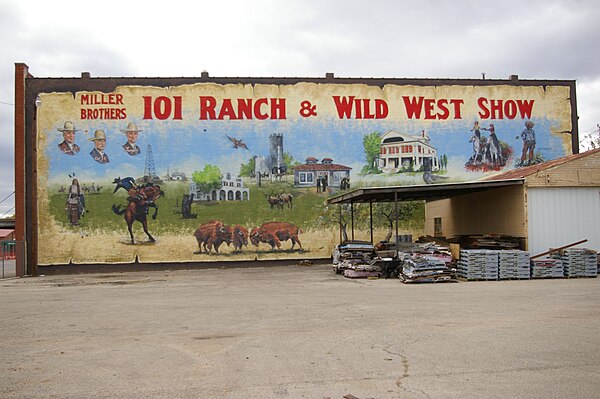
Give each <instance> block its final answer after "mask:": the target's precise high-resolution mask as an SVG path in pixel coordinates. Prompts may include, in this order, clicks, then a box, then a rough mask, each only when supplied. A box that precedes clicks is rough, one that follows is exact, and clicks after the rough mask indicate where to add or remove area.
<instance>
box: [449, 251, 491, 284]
mask: <svg viewBox="0 0 600 399" xmlns="http://www.w3.org/2000/svg"><path fill="white" fill-rule="evenodd" d="M457 271H458V277H462V278H465V279H467V280H498V251H495V250H491V249H461V250H460V258H459V260H458V263H457Z"/></svg>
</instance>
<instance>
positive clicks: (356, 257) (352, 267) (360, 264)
mask: <svg viewBox="0 0 600 399" xmlns="http://www.w3.org/2000/svg"><path fill="white" fill-rule="evenodd" d="M333 270H334V271H335V272H336V273H338V274H343V275H344V276H346V277H350V278H365V277H379V276H380V275H381V271H382V270H381V263H378V262H377V260H376V259H375V248H374V247H373V245H372V244H371V243H370V242H367V241H346V242H344V243H343V244H340V245H338V246H337V247H336V248H335V250H334V252H333Z"/></svg>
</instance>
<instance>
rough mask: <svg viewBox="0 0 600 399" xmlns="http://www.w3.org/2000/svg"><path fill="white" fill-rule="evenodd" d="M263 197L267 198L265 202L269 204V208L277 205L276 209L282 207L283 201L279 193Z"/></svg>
mask: <svg viewBox="0 0 600 399" xmlns="http://www.w3.org/2000/svg"><path fill="white" fill-rule="evenodd" d="M265 198H266V199H267V202H268V203H269V205H270V206H271V209H273V208H275V207H277V208H278V209H283V202H282V201H281V198H280V197H279V195H274V194H271V195H265Z"/></svg>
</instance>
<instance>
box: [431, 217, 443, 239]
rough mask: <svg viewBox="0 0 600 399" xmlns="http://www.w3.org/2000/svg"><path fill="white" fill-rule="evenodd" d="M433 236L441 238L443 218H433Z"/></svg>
mask: <svg viewBox="0 0 600 399" xmlns="http://www.w3.org/2000/svg"><path fill="white" fill-rule="evenodd" d="M433 235H434V237H441V236H443V234H442V218H433Z"/></svg>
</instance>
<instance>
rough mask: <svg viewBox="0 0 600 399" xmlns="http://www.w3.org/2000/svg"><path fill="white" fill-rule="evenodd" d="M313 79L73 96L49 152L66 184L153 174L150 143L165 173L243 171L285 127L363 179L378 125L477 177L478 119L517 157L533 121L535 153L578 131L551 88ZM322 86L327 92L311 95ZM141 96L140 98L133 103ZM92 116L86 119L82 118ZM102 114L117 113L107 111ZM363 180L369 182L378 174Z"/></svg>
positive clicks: (453, 169) (288, 140) (549, 151)
mask: <svg viewBox="0 0 600 399" xmlns="http://www.w3.org/2000/svg"><path fill="white" fill-rule="evenodd" d="M308 86H310V88H308V89H307V88H305V89H304V90H300V91H301V92H303V93H301V95H302V94H303V95H304V96H303V97H298V96H297V95H296V96H293V97H286V96H284V95H282V94H284V93H281V90H278V89H276V88H275V89H273V90H272V91H271V92H270V93H269V94H270V95H275V96H274V97H266V96H265V97H257V96H254V97H253V96H247V95H246V96H245V95H241V96H240V95H238V96H231V95H227V96H226V97H220V98H219V97H217V96H214V95H202V94H203V93H202V88H201V86H200V87H198V88H197V89H196V90H197V93H196V94H197V95H195V96H191V97H192V98H191V99H188V98H187V96H189V89H188V90H187V91H186V93H184V94H182V95H179V96H178V95H170V96H165V95H164V94H165V93H159V95H145V94H146V93H143V92H140V93H138V94H137V95H130V94H125V95H124V94H117V95H112V96H109V95H106V94H104V95H103V94H90V93H87V94H86V93H80V94H78V96H77V98H76V99H70V100H71V101H72V103H73V104H72V105H71V107H72V108H73V111H72V112H70V113H69V114H70V115H69V114H63V115H58V114H57V115H54V119H53V120H52V122H53V125H52V123H51V125H49V126H48V131H47V132H46V145H47V147H46V149H45V154H46V157H47V159H48V160H49V171H48V172H49V173H48V177H49V181H50V182H53V183H58V182H59V180H60V179H62V178H63V177H64V176H65V174H66V173H67V172H70V171H72V170H74V169H82V168H83V169H84V170H85V172H81V173H86V174H88V173H89V174H90V175H92V176H94V177H96V178H105V179H109V178H111V177H112V176H113V175H124V174H130V175H135V176H137V175H140V174H142V173H143V172H144V167H145V162H144V161H145V158H146V156H147V150H148V147H147V146H148V145H150V146H151V147H152V154H153V158H154V159H153V160H154V164H155V165H156V166H157V167H158V168H160V170H161V171H162V172H163V173H164V172H165V171H166V170H167V169H169V170H170V171H181V172H187V173H188V174H189V173H191V172H192V171H193V170H196V169H198V166H199V164H214V165H217V166H219V167H220V168H221V169H222V170H226V171H231V172H237V169H238V166H239V165H240V164H242V163H245V162H247V161H248V159H249V158H250V157H252V156H254V155H258V156H260V155H267V154H268V153H269V141H268V139H267V138H268V136H269V134H273V133H278V134H282V135H283V137H284V143H285V151H286V152H289V153H290V154H291V155H292V156H293V157H294V159H295V160H296V161H300V162H304V160H305V159H306V158H307V157H316V158H317V159H319V160H320V159H323V158H326V157H330V158H333V159H334V161H335V162H336V163H339V164H343V165H347V166H350V167H352V168H353V170H354V171H355V173H354V176H353V177H354V178H355V179H356V180H357V181H358V180H360V178H361V176H359V175H358V173H356V172H357V171H360V170H361V169H362V168H363V166H364V165H365V162H366V159H365V153H364V147H363V138H364V136H365V135H367V134H370V133H373V132H378V133H380V134H381V135H384V134H385V133H387V132H389V131H398V132H401V133H403V134H407V135H411V136H416V137H419V136H421V137H422V136H423V134H425V135H426V136H427V137H428V139H429V141H430V143H431V144H432V145H433V147H435V148H436V150H437V154H438V156H440V155H442V154H444V155H446V156H447V157H448V159H449V167H448V170H449V172H448V175H449V177H454V178H456V179H459V180H468V179H470V178H472V177H473V176H472V175H473V174H469V173H465V172H466V171H467V169H465V168H464V165H465V164H466V163H467V162H468V160H469V157H471V156H472V152H473V144H472V143H470V142H469V140H470V139H471V137H472V136H473V125H474V122H475V121H478V122H479V124H480V126H481V133H483V136H484V137H489V129H490V124H493V128H494V130H495V135H496V136H497V138H498V140H499V141H502V142H504V143H506V145H508V146H510V147H512V150H513V151H512V152H513V157H515V156H516V157H517V158H518V157H519V155H520V152H521V149H522V139H521V137H520V136H521V133H522V131H523V130H524V129H525V122H526V121H532V122H534V123H535V128H534V131H535V134H536V141H537V143H536V147H535V151H536V152H537V153H539V154H540V156H541V157H543V159H546V160H548V159H553V158H556V157H559V156H563V155H565V154H567V153H569V152H570V148H568V147H567V146H568V144H569V141H568V140H565V134H564V132H565V131H569V130H570V122H569V117H570V116H569V115H565V113H566V111H565V109H566V110H567V111H568V110H569V109H570V108H569V104H568V102H567V101H565V102H564V103H563V104H558V106H560V107H558V108H557V107H556V105H555V104H554V102H555V96H552V94H547V93H543V92H542V90H541V88H533V89H531V88H522V89H521V90H517V93H516V95H514V96H511V95H510V92H515V88H514V87H506V88H505V92H507V93H509V95H506V94H503V93H502V91H500V93H502V95H500V96H498V95H497V94H496V95H495V96H494V95H491V91H490V90H484V89H482V88H477V90H475V88H473V90H471V91H478V92H479V93H480V94H479V95H478V94H476V93H474V94H473V95H471V96H465V95H464V93H465V90H464V89H459V88H456V89H455V90H454V92H453V93H451V94H452V95H451V96H448V97H446V98H444V97H441V96H440V93H439V92H431V89H426V90H418V89H415V88H408V90H407V88H396V90H387V91H386V89H384V90H383V91H382V90H379V89H373V88H366V87H360V88H359V89H358V92H357V90H356V89H355V88H352V87H351V88H350V90H348V89H345V90H344V89H342V90H340V89H337V88H331V89H329V90H322V89H321V88H317V87H316V86H314V85H308ZM228 90H232V89H228ZM315 90H316V91H317V93H318V91H319V90H320V91H321V93H318V95H317V96H314V95H313V96H311V95H309V93H310V92H311V91H315ZM225 91H227V90H225ZM245 91H247V89H244V88H241V92H242V93H240V94H244V92H245ZM494 91H496V92H497V91H498V90H497V89H495V90H494ZM327 92H330V93H331V94H330V95H327V94H328V93H327ZM344 92H347V94H344ZM353 92H354V93H353ZM373 92H374V93H375V95H373ZM388 92H389V93H390V94H389V95H388V96H386V94H388ZM540 92H542V96H540ZM404 93H406V94H404ZM223 94H225V93H223ZM232 94H233V93H232ZM361 94H362V96H361ZM364 94H370V96H369V95H364ZM543 94H547V97H548V98H550V99H551V101H548V100H547V99H546V98H544V96H543ZM386 97H387V98H386ZM565 97H566V96H565ZM102 102H105V103H107V104H101V103H102ZM110 102H115V103H116V104H110ZM132 102H134V103H136V104H134V105H133V106H132V105H129V104H131V103H132ZM95 103H100V104H95ZM142 107H143V109H141V108H142ZM108 110H112V111H108ZM136 111H137V112H136ZM139 111H141V112H139ZM103 112H104V113H106V115H103V114H102V113H103ZM110 112H112V114H111V113H110ZM82 115H83V116H84V117H86V119H82V118H81V116H82ZM102 116H113V118H114V119H110V120H107V119H100V118H101V117H102ZM66 120H71V121H73V123H74V124H75V127H76V128H77V129H78V130H79V131H78V132H77V133H76V136H77V139H76V142H77V143H78V145H80V146H81V147H82V150H81V153H79V154H77V156H74V157H68V156H57V155H58V150H57V146H58V144H59V143H60V142H61V141H63V137H62V135H61V134H60V132H59V131H58V129H59V128H61V127H62V126H63V123H64V122H65V121H66ZM131 122H133V123H135V124H136V126H137V128H138V129H139V130H140V132H139V135H138V138H137V141H136V142H137V145H138V146H139V147H140V149H141V151H140V153H139V154H138V155H136V156H131V155H129V153H127V152H126V151H125V150H124V149H123V148H122V146H123V145H124V143H126V142H127V137H126V134H124V133H123V132H122V130H125V129H126V127H127V125H128V124H129V123H131ZM50 126H52V127H53V129H52V128H51V127H50ZM96 130H102V131H104V132H105V133H106V137H107V140H106V150H105V151H106V153H107V154H108V155H109V157H110V162H109V163H108V164H98V163H97V162H94V160H93V158H92V157H91V156H89V155H88V153H89V152H90V151H91V150H92V149H93V148H94V145H93V143H94V141H90V139H92V138H93V134H94V132H95V131H96ZM423 132H424V133H423ZM228 136H229V137H233V138H237V139H241V140H243V142H244V143H245V144H246V146H247V148H244V149H243V151H241V150H238V151H231V148H232V142H231V140H230V139H229V138H228ZM566 136H567V138H568V135H566ZM514 153H518V154H516V155H515V154H514ZM514 166H516V164H515V163H511V164H507V165H506V168H512V167H514ZM470 175H471V176H470ZM362 178H364V179H367V180H368V176H362Z"/></svg>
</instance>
